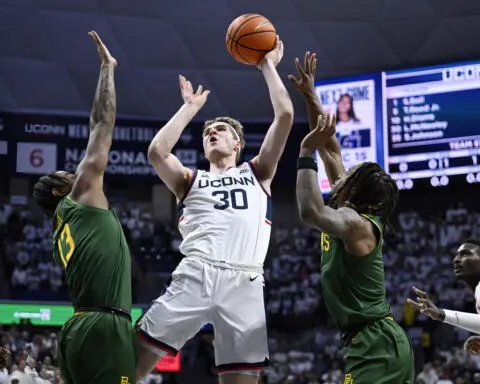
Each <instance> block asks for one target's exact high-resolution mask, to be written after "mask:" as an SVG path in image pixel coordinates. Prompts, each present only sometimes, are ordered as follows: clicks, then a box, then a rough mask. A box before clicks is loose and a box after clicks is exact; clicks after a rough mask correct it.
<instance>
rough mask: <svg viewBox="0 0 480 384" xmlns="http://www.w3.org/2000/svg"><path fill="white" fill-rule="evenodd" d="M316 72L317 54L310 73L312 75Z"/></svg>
mask: <svg viewBox="0 0 480 384" xmlns="http://www.w3.org/2000/svg"><path fill="white" fill-rule="evenodd" d="M316 72H317V56H315V59H314V60H313V64H312V70H311V72H310V73H311V74H312V75H315V73H316Z"/></svg>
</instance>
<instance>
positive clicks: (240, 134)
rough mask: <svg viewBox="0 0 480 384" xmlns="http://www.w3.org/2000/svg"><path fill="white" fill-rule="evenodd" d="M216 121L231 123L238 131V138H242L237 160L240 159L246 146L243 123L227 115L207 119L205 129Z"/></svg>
mask: <svg viewBox="0 0 480 384" xmlns="http://www.w3.org/2000/svg"><path fill="white" fill-rule="evenodd" d="M215 123H226V124H228V125H230V126H231V127H232V128H233V129H234V130H235V132H237V135H238V138H239V139H240V151H238V153H237V159H236V160H237V161H238V160H239V159H240V154H241V153H242V150H243V148H245V136H244V134H243V125H242V124H241V123H240V122H239V121H238V120H235V119H232V118H231V117H228V116H225V117H216V118H215V119H213V120H207V121H205V123H204V124H203V131H205V130H206V129H207V128H208V127H209V126H210V125H212V124H215Z"/></svg>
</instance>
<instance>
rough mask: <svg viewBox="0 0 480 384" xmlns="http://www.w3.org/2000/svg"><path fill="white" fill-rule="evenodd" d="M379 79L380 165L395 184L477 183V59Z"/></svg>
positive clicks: (479, 93)
mask: <svg viewBox="0 0 480 384" xmlns="http://www.w3.org/2000/svg"><path fill="white" fill-rule="evenodd" d="M384 81H385V88H384V102H385V115H386V116H385V118H386V119H385V120H386V121H385V125H384V128H385V129H386V132H385V138H386V141H387V142H386V143H385V144H386V147H387V148H386V153H387V154H388V155H387V158H386V161H385V166H386V168H387V170H388V172H389V173H390V174H391V176H392V177H393V178H394V179H395V180H396V181H397V184H398V186H399V188H400V189H412V188H414V187H416V186H419V185H420V186H422V184H423V186H427V185H428V186H431V187H442V186H447V185H449V184H451V183H452V182H454V181H455V183H469V184H473V183H477V182H480V130H479V129H478V124H479V122H480V63H473V64H465V65H452V66H443V67H436V68H431V69H425V70H414V71H402V72H396V73H386V74H385V80H384Z"/></svg>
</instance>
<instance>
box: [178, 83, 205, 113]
mask: <svg viewBox="0 0 480 384" xmlns="http://www.w3.org/2000/svg"><path fill="white" fill-rule="evenodd" d="M178 80H179V82H180V91H181V92H182V98H183V101H184V103H185V104H190V105H194V106H196V107H197V108H198V109H200V108H202V107H203V106H204V105H205V103H206V102H207V97H208V95H209V94H210V91H209V90H205V91H204V90H203V87H202V86H201V85H199V86H198V88H197V91H196V92H195V91H194V90H193V86H192V83H191V82H190V81H188V80H187V79H186V78H185V77H184V76H182V75H179V76H178Z"/></svg>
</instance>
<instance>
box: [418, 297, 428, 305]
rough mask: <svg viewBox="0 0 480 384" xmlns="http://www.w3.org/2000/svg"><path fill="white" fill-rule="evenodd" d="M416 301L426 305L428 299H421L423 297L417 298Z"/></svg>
mask: <svg viewBox="0 0 480 384" xmlns="http://www.w3.org/2000/svg"><path fill="white" fill-rule="evenodd" d="M417 301H418V302H419V303H420V304H425V305H427V304H428V299H425V298H423V297H418V298H417Z"/></svg>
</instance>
